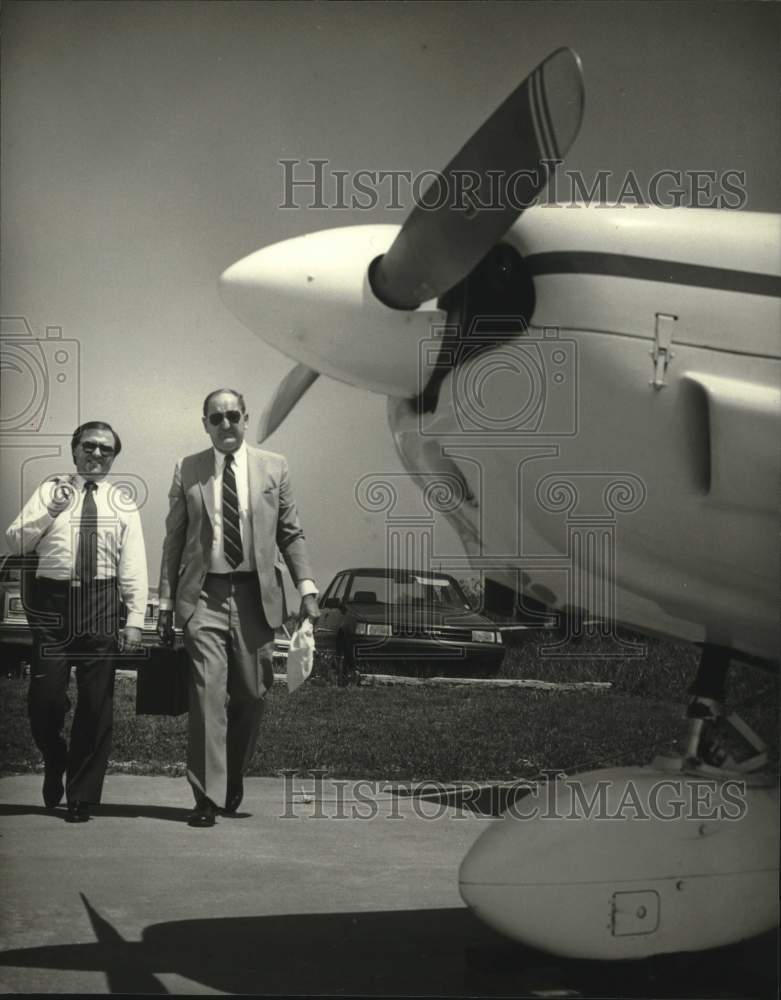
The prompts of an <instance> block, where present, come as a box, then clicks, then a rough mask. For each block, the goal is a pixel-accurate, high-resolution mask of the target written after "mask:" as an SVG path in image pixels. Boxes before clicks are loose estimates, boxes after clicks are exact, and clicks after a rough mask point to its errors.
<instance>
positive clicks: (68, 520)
mask: <svg viewBox="0 0 781 1000" xmlns="http://www.w3.org/2000/svg"><path fill="white" fill-rule="evenodd" d="M124 482H125V485H123V479H122V477H121V476H117V477H112V476H111V475H109V476H106V478H105V479H102V480H100V481H99V482H98V483H97V484H96V485H97V489H96V490H95V506H96V508H97V517H98V563H97V577H98V579H99V580H106V579H111V578H113V577H116V579H117V581H118V583H119V589H120V593H121V595H122V600H123V601H124V602H125V606H126V607H127V625H128V627H129V628H142V627H143V624H144V613H145V611H146V602H147V599H148V593H149V586H148V578H147V571H146V551H145V549H144V535H143V531H142V528H141V518H140V516H139V513H138V510H137V509H136V507H135V504H134V503H133V502H132V500H129V499H128V497H127V489H126V481H124ZM84 483H85V480H84V478H83V477H82V476H80V475H77V474H74V475H72V476H67V477H65V476H57V477H54V478H53V479H48V480H46V481H45V482H43V483H42V484H41V486H40V487H39V488H38V489H37V490H36V491H35V493H33V495H32V496H31V497H30V499H29V500H28V501H27V503H26V504H25V505H24V507H23V508H22V511H21V513H20V514H19V516H18V517H17V518H16V520H15V521H14V522H13V524H11V526H10V527H9V528H8V530H7V531H6V533H5V537H6V541H7V542H8V545H9V546H10V548H11V551H12V552H13V554H14V555H30V554H32V553H33V552H34V553H36V554H37V556H38V569H37V572H36V576H39V577H45V578H46V579H49V580H74V579H76V576H77V574H76V554H77V549H78V538H79V529H80V527H81V509H82V506H83V503H84ZM62 485H65V486H70V487H72V490H71V501H70V503H69V504H68V506H67V507H65V509H64V510H62V511H61V512H60V513H59V514H58V515H57V516H56V517H54V518H53V517H52V516H51V514H50V513H49V509H48V505H49V504H50V503H51V500H52V494H53V491H54V489H55V488H56V487H57V486H62Z"/></svg>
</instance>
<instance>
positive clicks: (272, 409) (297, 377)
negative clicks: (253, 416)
mask: <svg viewBox="0 0 781 1000" xmlns="http://www.w3.org/2000/svg"><path fill="white" fill-rule="evenodd" d="M319 374H320V373H319V372H316V371H312V369H311V368H308V367H307V366H306V365H296V367H295V368H293V369H291V370H290V371H289V372H288V373H287V375H285V377H284V378H283V379H282V381H281V382H280V383H279V385H278V386H277V391H276V392H275V393H274V395H273V396H272V397H271V400H270V401H269V403H268V406H267V407H266V409H265V410H264V411H263V414H262V415H261V418H260V421H259V422H258V444H262V442H263V441H265V440H266V438H267V437H269V435H271V434H273V433H274V431H275V430H276V429H277V427H279V425H280V424H281V423H282V421H283V420H284V419H285V417H286V416H287V415H288V413H290V411H291V410H292V409H293V407H294V406H295V405H296V403H297V402H298V401H299V399H301V397H302V396H303V395H304V393H305V392H306V390H307V389H308V388H309V386H310V385H312V383H313V382H314V381H315V380H316V379H317V378H318V376H319Z"/></svg>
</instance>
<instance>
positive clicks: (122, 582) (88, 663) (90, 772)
mask: <svg viewBox="0 0 781 1000" xmlns="http://www.w3.org/2000/svg"><path fill="white" fill-rule="evenodd" d="M121 448H122V444H121V442H120V440H119V435H118V434H117V433H116V432H115V431H114V430H113V429H112V428H111V426H110V425H109V424H106V423H103V422H102V421H97V420H93V421H90V422H89V423H86V424H82V425H81V426H80V427H77V428H76V430H75V432H74V434H73V438H72V440H71V451H72V454H73V462H74V464H75V466H76V473H75V474H72V475H64V476H55V477H53V478H50V479H48V480H46V481H45V482H44V483H43V484H42V485H41V486H40V487H39V488H38V489H37V490H36V491H35V493H33V495H32V496H31V497H30V499H29V500H28V501H27V503H26V504H25V506H24V508H23V509H22V512H21V513H20V514H19V516H18V517H17V518H16V520H15V521H14V522H13V524H12V525H11V526H10V527H9V528H8V531H7V532H6V538H7V540H8V544H9V546H10V547H11V551H12V552H13V553H14V554H17V555H33V554H34V555H35V556H37V567H36V578H35V582H34V584H33V587H32V595H31V599H32V607H29V608H28V613H29V617H30V625H31V627H32V632H33V654H32V669H31V671H30V691H29V695H28V711H29V716H30V728H31V730H32V734H33V739H34V740H35V743H36V746H37V747H38V749H39V750H40V751H41V753H42V754H43V760H44V767H45V774H44V779H43V801H44V804H45V805H46V807H47V809H54V808H55V807H56V806H58V805H59V803H60V800H61V799H62V795H63V792H64V791H65V792H66V793H67V802H68V810H67V813H66V816H65V818H66V820H67V821H68V822H69V823H84V822H86V821H87V820H89V818H90V811H91V809H92V807H93V806H95V805H97V804H98V803H99V802H100V798H101V792H102V789H103V779H104V776H105V773H106V765H107V764H108V757H109V751H110V749H111V730H112V718H113V702H112V696H113V692H114V662H113V654H114V653H115V651H116V649H117V646H118V647H119V649H120V651H123V650H125V651H128V652H131V651H138V650H139V649H140V648H141V629H142V627H143V624H144V612H145V610H146V601H147V574H146V554H145V552H144V537H143V533H142V530H141V518H140V517H139V513H138V510H137V509H136V507H135V505H134V504H133V502H132V500H131V499H130V497H129V494H128V490H127V485H128V481H127V480H125V481H123V479H122V477H121V476H120V477H117V478H114V477H111V476H110V475H109V473H110V471H111V466H112V464H113V462H114V459H115V458H116V456H117V455H118V454H119V452H120V449H121ZM120 594H121V596H122V599H123V600H124V602H125V606H126V608H127V624H126V625H125V627H124V628H122V629H120V627H119V606H120V604H119V598H120ZM72 662H74V663H75V664H76V680H77V685H78V701H77V705H76V712H75V714H74V718H73V726H72V727H71V734H70V746H68V745H67V744H66V742H65V740H64V739H63V736H62V729H63V725H64V722H65V715H66V713H67V711H68V708H69V702H68V694H67V692H68V683H69V681H70V672H71V663H72ZM64 776H66V777H67V780H66V785H65V787H64V786H63V777H64Z"/></svg>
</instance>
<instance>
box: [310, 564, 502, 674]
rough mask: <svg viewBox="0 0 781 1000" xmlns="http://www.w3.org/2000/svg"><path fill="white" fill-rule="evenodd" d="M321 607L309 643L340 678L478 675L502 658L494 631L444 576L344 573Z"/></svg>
mask: <svg viewBox="0 0 781 1000" xmlns="http://www.w3.org/2000/svg"><path fill="white" fill-rule="evenodd" d="M320 606H321V616H320V620H319V621H318V623H317V626H316V628H315V645H316V648H317V651H318V655H320V656H330V657H332V658H333V659H334V660H335V661H336V664H337V670H338V672H339V673H340V674H342V673H350V672H352V671H354V670H356V669H357V670H358V671H361V670H366V669H367V667H368V668H370V669H374V668H375V667H378V668H379V669H380V670H382V668H383V667H388V668H393V669H394V670H395V672H397V673H398V672H403V673H407V672H414V673H419V674H424V675H430V674H438V673H441V674H445V673H449V674H457V675H461V676H467V677H474V676H485V675H490V674H495V673H496V672H497V671H498V670H499V667H500V666H501V665H502V660H503V659H504V652H505V651H504V645H503V644H502V635H501V631H500V629H499V628H498V626H497V625H496V624H494V623H493V622H492V621H491V620H490V619H489V618H486V616H485V615H483V614H479V613H478V612H476V611H475V610H474V609H473V608H472V607H471V606H470V604H469V601H468V600H467V598H466V596H465V595H464V592H463V590H462V589H461V587H460V586H459V585H458V583H457V581H456V580H454V579H453V577H452V576H448V575H447V574H445V573H418V572H414V571H411V570H390V569H377V568H368V569H344V570H341V571H340V572H338V573H337V574H336V576H335V577H334V579H333V580H332V581H331V583H330V584H329V585H328V587H326V589H325V590H324V591H323V593H322V595H321V598H320Z"/></svg>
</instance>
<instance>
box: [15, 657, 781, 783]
mask: <svg viewBox="0 0 781 1000" xmlns="http://www.w3.org/2000/svg"><path fill="white" fill-rule="evenodd" d="M595 641H596V640H595ZM599 642H602V640H599ZM646 643H647V645H646V652H645V655H644V656H643V657H642V658H639V659H635V658H627V659H604V658H601V657H598V656H597V657H596V658H595V657H594V656H593V655H592V654H593V653H594V648H593V643H592V648H590V647H589V645H588V641H585V642H584V644H583V646H582V656H581V657H580V658H576V659H568V660H553V659H549V658H547V657H540V656H539V655H538V652H535V650H534V649H533V648H532V647H531V644H526V645H525V646H523V647H519V648H514V649H511V650H508V656H507V659H506V661H505V664H504V666H503V668H502V672H501V675H502V676H505V677H512V676H525V677H536V678H539V679H543V680H603V681H604V680H607V681H611V683H612V685H613V687H612V688H611V690H609V691H539V690H530V689H507V688H505V689H493V690H491V689H486V688H471V687H454V688H445V687H436V688H434V687H425V686H416V687H344V688H342V687H334V686H330V685H322V684H313V683H311V682H308V683H307V684H305V685H304V687H303V688H301V689H299V690H298V691H296V692H295V693H294V694H292V695H290V694H288V692H287V689H286V687H285V685H284V683H282V684H277V685H276V686H275V688H274V689H273V690H272V691H271V693H270V694H269V696H268V700H267V710H266V716H265V719H264V723H263V730H262V735H261V741H260V745H259V747H258V751H257V753H256V755H255V757H254V759H253V761H252V764H251V767H250V771H249V773H250V774H252V775H275V774H277V773H278V772H279V771H281V770H282V769H284V768H296V769H300V770H304V769H308V768H325V769H327V771H328V773H329V775H331V776H333V777H343V778H376V779H392V780H394V779H395V780H423V779H430V780H436V781H457V780H477V781H485V780H510V779H513V778H520V777H531V776H533V775H535V774H537V772H539V771H540V770H541V769H548V768H551V769H561V770H565V771H568V772H572V771H576V770H584V769H586V768H591V767H599V766H608V765H611V764H629V763H644V762H648V761H650V759H651V757H652V756H653V754H654V753H656V752H659V751H665V750H666V751H673V750H676V749H677V750H680V749H681V748H682V744H683V740H684V739H685V734H686V723H685V720H684V718H683V714H684V711H685V706H686V702H687V697H686V687H687V685H688V683H689V681H690V680H691V677H692V676H693V672H694V668H695V666H696V654H695V653H692V651H691V650H690V649H688V648H687V647H682V646H680V647H679V646H675V645H673V644H670V643H661V642H655V641H650V642H648V641H647V640H646ZM71 687H72V697H75V681H72V682H71ZM26 692H27V682H26V681H25V680H15V679H10V678H2V679H0V713H2V736H1V737H0V748H2V755H1V757H0V760H1V761H2V763H1V764H0V773H4V774H11V773H18V772H23V771H31V770H38V769H40V767H41V762H40V755H39V753H38V751H37V750H36V748H35V746H34V744H33V742H32V739H31V737H30V734H29V727H28V723H27V712H26ZM758 693H759V694H760V695H761V697H759V698H757V694H758ZM731 695H732V700H733V701H743V700H745V699H746V698H753V699H754V701H753V703H752V704H751V705H748V706H746V707H745V708H744V709H741V714H742V715H743V716H744V717H745V718H746V719H747V721H749V722H750V724H751V725H754V726H755V727H756V728H757V729H758V731H759V732H760V733H761V735H762V736H763V737H764V738H765V739H766V740H768V741H769V742H770V743H771V745H772V746H773V747H774V748H775V747H777V744H778V741H777V731H778V723H777V715H778V685H777V678H774V677H773V676H772V675H769V674H766V673H764V672H762V671H756V670H752V671H748V670H743V669H741V668H735V670H734V672H733V676H732V678H731ZM186 723H187V717H186V716H179V717H178V718H169V717H150V716H136V715H135V678H134V677H124V676H119V677H117V682H116V693H115V723H114V743H113V752H112V763H111V765H110V767H109V770H110V771H114V772H131V773H137V774H174V775H176V774H183V773H184V760H185V753H186ZM66 727H67V724H66Z"/></svg>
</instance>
